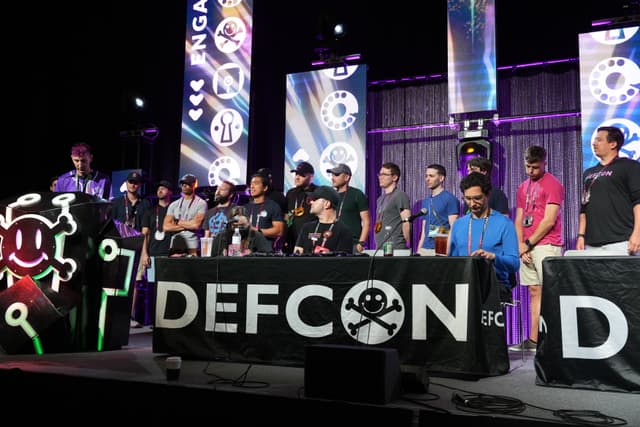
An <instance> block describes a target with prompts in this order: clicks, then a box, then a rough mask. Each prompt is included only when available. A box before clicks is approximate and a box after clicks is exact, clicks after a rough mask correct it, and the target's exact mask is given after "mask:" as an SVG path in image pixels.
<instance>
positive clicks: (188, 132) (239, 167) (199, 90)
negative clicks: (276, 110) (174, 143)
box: [178, 0, 253, 186]
mask: <svg viewBox="0 0 640 427" xmlns="http://www.w3.org/2000/svg"><path fill="white" fill-rule="evenodd" d="M187 7H188V10H187V31H186V44H185V45H186V51H185V73H184V96H183V106H182V137H181V145H180V173H179V175H178V176H183V175H185V174H187V173H190V174H193V175H195V176H196V177H197V178H198V185H199V186H216V185H219V184H220V183H221V182H222V181H230V182H233V183H234V184H244V183H245V181H246V176H247V154H248V148H249V140H248V126H249V110H250V109H249V105H250V90H249V88H250V83H251V82H250V77H251V51H252V37H251V35H252V25H253V21H252V13H253V0H228V1H218V2H209V3H202V2H200V1H196V0H189V1H188V2H187Z"/></svg>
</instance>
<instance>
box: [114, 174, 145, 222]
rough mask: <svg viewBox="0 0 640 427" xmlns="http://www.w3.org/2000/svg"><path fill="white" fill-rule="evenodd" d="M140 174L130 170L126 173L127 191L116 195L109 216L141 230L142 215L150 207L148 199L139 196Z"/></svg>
mask: <svg viewBox="0 0 640 427" xmlns="http://www.w3.org/2000/svg"><path fill="white" fill-rule="evenodd" d="M141 184H142V175H140V173H139V172H136V171H132V172H129V175H127V181H126V184H125V185H126V187H127V191H126V192H125V193H124V195H122V196H116V197H115V198H114V199H113V201H112V206H111V218H112V219H114V220H116V221H119V222H120V223H122V224H126V225H128V226H129V227H131V228H133V229H135V230H138V231H142V217H143V216H144V214H145V212H146V211H148V210H149V209H150V208H151V204H150V203H149V201H148V200H146V199H143V198H142V197H141V196H140V185H141Z"/></svg>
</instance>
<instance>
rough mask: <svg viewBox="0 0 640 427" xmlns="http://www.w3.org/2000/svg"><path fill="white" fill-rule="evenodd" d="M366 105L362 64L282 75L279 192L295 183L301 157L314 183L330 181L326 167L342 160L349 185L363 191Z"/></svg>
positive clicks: (365, 83)
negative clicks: (284, 82) (310, 168)
mask: <svg viewBox="0 0 640 427" xmlns="http://www.w3.org/2000/svg"><path fill="white" fill-rule="evenodd" d="M366 105H367V66H366V65H340V66H337V67H333V68H326V69H323V70H315V71H306V72H302V73H294V74H288V75H287V106H286V122H287V127H286V133H285V165H284V177H285V180H284V187H285V188H284V191H287V190H288V189H290V188H292V187H294V185H295V184H294V182H293V178H294V176H293V174H292V173H291V170H292V169H295V167H296V165H297V164H298V163H300V162H302V161H306V162H309V163H311V164H312V165H313V167H314V169H315V171H316V173H315V176H314V180H313V181H314V182H315V183H316V184H318V185H331V176H330V175H329V174H328V173H327V169H331V168H333V167H334V166H336V165H337V164H339V163H346V164H347V165H349V167H350V168H351V172H352V173H353V175H352V177H351V183H350V185H351V186H353V187H357V188H359V189H361V190H362V191H365V192H366V189H365V183H366V177H365V175H366V170H365V168H366V163H365V162H366V158H365V149H366V137H367V132H366V123H365V118H366V115H365V113H366Z"/></svg>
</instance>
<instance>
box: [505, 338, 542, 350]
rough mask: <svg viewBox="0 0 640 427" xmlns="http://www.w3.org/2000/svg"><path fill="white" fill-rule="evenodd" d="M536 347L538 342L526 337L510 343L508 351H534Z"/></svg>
mask: <svg viewBox="0 0 640 427" xmlns="http://www.w3.org/2000/svg"><path fill="white" fill-rule="evenodd" d="M537 349H538V343H537V342H536V341H533V340H530V339H526V340H524V341H523V342H521V343H520V344H517V345H512V346H510V347H509V351H523V350H524V351H529V352H532V353H535V352H536V350H537Z"/></svg>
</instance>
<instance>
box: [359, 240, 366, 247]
mask: <svg viewBox="0 0 640 427" xmlns="http://www.w3.org/2000/svg"><path fill="white" fill-rule="evenodd" d="M357 244H358V245H360V246H362V247H363V248H364V247H366V246H367V244H366V243H365V242H363V241H362V240H361V241H359V242H358V243H357Z"/></svg>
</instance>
